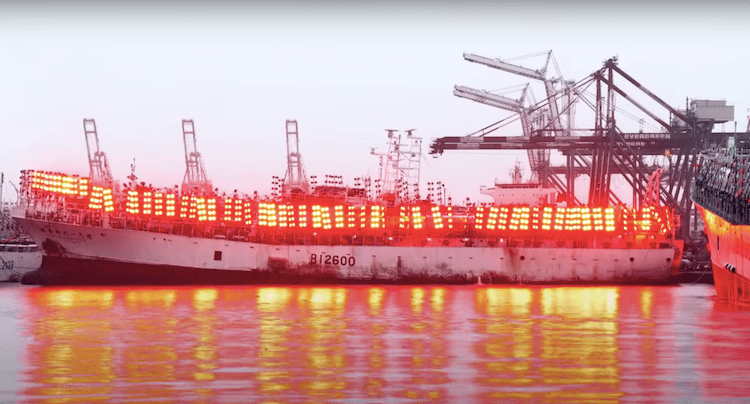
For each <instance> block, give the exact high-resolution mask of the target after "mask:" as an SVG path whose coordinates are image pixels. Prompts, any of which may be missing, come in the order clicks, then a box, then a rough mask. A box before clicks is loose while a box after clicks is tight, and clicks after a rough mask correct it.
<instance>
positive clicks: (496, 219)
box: [23, 170, 674, 236]
mask: <svg viewBox="0 0 750 404" xmlns="http://www.w3.org/2000/svg"><path fill="white" fill-rule="evenodd" d="M24 175H25V177H24V178H25V179H23V180H24V186H26V187H27V188H25V189H26V190H28V189H30V190H31V191H32V192H31V195H32V197H34V198H37V197H44V196H47V195H50V194H51V195H60V196H64V197H65V198H66V199H69V198H77V199H79V200H80V198H84V197H85V199H84V204H85V206H87V207H88V208H89V209H92V210H101V209H103V210H104V211H105V212H114V211H115V209H116V207H115V204H114V196H113V191H112V189H111V188H104V187H101V186H93V185H91V184H90V182H89V179H88V178H82V177H78V176H69V175H64V174H59V173H51V172H44V171H32V170H29V171H27V172H25V173H24ZM124 202H126V203H125V204H124V208H125V209H124V211H125V213H128V214H130V215H135V216H138V217H141V218H144V217H156V218H168V219H177V218H178V217H179V219H181V220H183V221H198V222H215V221H217V220H220V221H222V222H224V223H226V224H230V223H232V224H236V225H239V226H244V225H252V224H253V216H254V214H257V218H258V225H259V226H262V227H264V228H277V229H288V230H292V229H294V230H296V229H300V230H303V229H306V228H307V227H308V226H312V227H313V228H314V229H316V230H323V231H326V230H330V231H339V232H340V231H372V230H374V231H382V230H388V229H387V228H386V209H385V207H384V206H379V205H368V206H355V205H346V204H338V205H335V204H331V205H325V204H315V205H294V204H277V203H273V202H260V203H258V204H257V205H256V204H255V203H254V202H252V201H250V200H243V199H239V198H223V199H221V200H220V201H218V202H217V200H216V199H215V198H205V197H198V196H195V195H177V194H175V193H171V192H168V191H167V192H159V191H149V190H130V191H128V192H127V193H126V194H125V201H124ZM217 203H218V204H219V206H217ZM254 206H257V212H255V208H254ZM217 209H218V210H220V211H221V213H222V214H221V217H220V218H217ZM463 212H464V210H463V209H462V214H461V215H460V216H455V215H454V209H453V207H451V206H437V205H432V206H427V207H425V213H426V214H423V212H422V206H421V205H402V206H399V207H398V210H396V211H395V212H394V213H395V215H396V216H395V217H392V218H391V217H390V216H389V221H388V222H387V223H389V224H388V226H391V224H390V223H393V225H395V226H398V228H400V229H403V230H405V231H406V230H413V231H422V230H425V229H428V230H444V229H446V228H447V230H453V229H454V226H456V228H457V231H459V232H461V231H464V230H469V229H473V230H476V231H478V233H477V234H483V235H487V236H490V235H491V234H492V233H494V232H505V231H517V232H524V231H534V232H537V231H541V232H550V231H553V232H554V231H558V232H559V231H565V232H574V233H581V234H585V233H588V232H599V233H601V232H605V233H611V232H620V233H623V234H642V233H649V234H668V233H669V232H671V231H672V227H673V226H674V223H673V217H672V215H671V212H670V210H669V209H668V208H666V207H655V206H649V207H644V208H642V209H637V208H636V209H632V208H630V209H629V208H624V207H623V208H617V209H616V208H614V207H609V208H601V207H596V208H588V207H567V208H566V207H557V206H541V207H529V206H521V205H504V206H478V207H473V208H471V207H470V208H467V209H466V215H464V214H463ZM115 213H116V212H115ZM389 215H390V213H389ZM391 219H394V220H396V222H391V221H390V220H391Z"/></svg>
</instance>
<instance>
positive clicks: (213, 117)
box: [0, 1, 750, 202]
mask: <svg viewBox="0 0 750 404" xmlns="http://www.w3.org/2000/svg"><path fill="white" fill-rule="evenodd" d="M239 3H240V2H221V1H219V2H210V3H208V2H207V3H206V4H211V5H210V6H209V5H202V4H197V3H195V2H188V3H186V4H181V3H179V2H164V1H161V2H160V1H157V2H152V3H146V2H142V3H138V2H135V3H133V2H121V3H119V4H109V3H108V2H105V4H106V5H105V6H100V5H97V4H96V3H93V2H92V3H90V4H89V3H86V2H75V3H74V4H72V5H66V6H61V5H55V4H54V3H51V2H49V3H48V2H34V1H32V2H27V3H23V2H19V3H17V4H13V3H7V2H4V3H3V5H2V8H0V136H1V139H2V144H1V145H0V171H2V172H4V173H5V179H6V183H5V186H4V192H3V198H4V200H6V201H7V200H9V199H13V200H14V198H15V191H13V190H12V187H11V186H9V185H8V184H7V181H8V180H10V181H12V182H13V183H15V184H16V185H18V177H19V174H20V170H22V169H38V170H54V171H62V172H66V173H70V174H79V175H88V174H89V167H88V161H87V157H86V144H85V138H84V134H83V124H82V120H83V119H84V118H93V119H96V123H97V126H98V129H99V139H100V145H101V148H102V150H103V151H105V152H106V154H107V156H108V158H109V162H110V166H111V169H112V173H113V175H114V177H115V179H117V180H119V181H121V182H126V181H127V180H126V177H127V176H128V175H129V174H130V164H131V162H132V161H133V159H134V158H135V162H136V175H137V176H138V177H139V180H142V181H145V182H147V183H151V184H153V185H154V186H173V185H176V184H180V183H181V182H182V179H183V176H184V173H185V163H184V152H183V143H182V131H181V121H182V119H193V120H194V122H195V129H196V134H197V139H198V140H197V145H198V149H199V151H200V152H201V154H202V156H203V160H204V163H205V167H206V172H207V174H208V177H209V178H210V179H211V180H212V181H213V183H214V185H215V186H216V187H218V188H219V189H220V190H221V191H227V192H231V191H232V190H234V189H239V190H240V191H242V192H246V193H252V192H253V191H256V190H257V191H258V192H260V193H261V194H270V192H271V177H272V176H274V175H276V176H279V177H283V176H284V173H285V170H286V140H285V121H286V120H287V119H296V120H297V121H298V123H299V136H300V151H301V153H302V159H303V163H304V166H305V169H306V171H307V174H308V176H311V175H317V176H318V178H319V183H320V182H322V178H323V177H324V176H325V175H326V174H331V175H341V176H343V177H344V179H345V181H347V182H348V183H349V184H351V185H353V179H354V178H355V177H358V176H362V175H367V174H368V173H369V175H371V176H373V177H374V176H376V175H377V170H378V162H377V158H376V157H375V156H372V155H371V154H370V148H372V147H375V148H377V149H378V151H381V152H384V151H385V150H386V144H385V142H386V136H385V135H386V132H385V129H399V130H405V129H412V128H416V131H415V135H417V136H420V137H422V138H423V139H424V143H423V147H422V153H423V157H424V158H423V161H422V165H421V183H422V187H421V192H422V195H426V192H427V191H426V185H425V184H426V183H427V182H428V181H442V182H443V183H445V184H446V187H447V190H448V192H449V194H450V195H451V196H452V197H453V200H454V202H456V201H461V200H464V199H465V198H466V197H469V198H471V199H472V200H474V201H491V198H489V197H487V196H483V195H480V193H479V187H480V186H483V185H484V186H491V185H492V184H493V182H494V180H495V179H496V178H497V179H498V180H501V181H509V180H510V177H509V175H508V170H509V169H510V168H511V167H512V165H513V162H514V161H515V160H516V159H517V158H518V159H519V160H520V161H521V162H522V163H523V164H524V165H526V164H527V160H526V153H525V151H515V152H500V151H497V152H481V153H480V152H470V151H446V152H445V154H443V155H442V156H438V157H433V156H432V155H429V144H430V142H431V140H432V139H434V138H438V137H443V136H463V135H466V134H469V133H471V132H474V131H475V130H477V129H480V128H482V127H484V126H486V125H488V124H491V123H493V122H495V121H498V120H500V119H502V118H505V117H507V116H509V115H510V114H511V113H509V112H506V111H502V110H499V109H495V108H492V107H489V106H485V105H482V104H478V103H475V102H472V101H469V100H466V99H462V98H459V97H456V96H454V95H453V86H454V85H465V86H468V87H473V88H476V89H484V90H494V89H501V88H507V87H509V86H514V85H520V84H525V83H527V82H529V80H528V79H525V78H523V77H519V76H514V75H512V74H510V73H506V72H501V71H498V70H493V69H491V68H489V67H485V66H481V65H478V64H475V63H470V62H468V61H465V60H464V59H463V56H462V54H463V53H464V52H466V53H475V54H479V55H482V56H487V57H493V58H494V57H499V58H503V59H505V58H515V57H518V56H523V55H529V54H533V53H537V52H543V51H548V50H552V51H553V53H554V55H555V59H556V61H557V63H558V65H559V67H560V70H561V72H562V75H563V77H565V78H566V79H573V80H580V79H583V78H584V77H586V76H587V75H589V74H591V73H592V72H594V71H596V70H598V69H599V68H600V67H601V66H602V63H603V62H604V61H605V60H606V59H608V58H610V57H612V56H615V55H617V56H618V57H619V66H620V67H621V68H622V69H623V70H624V71H626V72H627V73H629V74H630V75H631V76H633V77H634V78H636V79H637V80H638V81H640V82H641V83H642V84H643V85H644V86H645V87H646V88H648V89H649V90H651V91H652V92H653V93H655V94H657V95H658V96H659V97H661V98H662V99H664V100H665V101H666V102H668V103H669V104H670V105H672V106H675V107H678V108H684V105H685V99H686V97H687V98H691V99H693V98H698V99H704V98H707V99H723V100H726V101H727V102H728V103H729V104H731V105H734V107H735V120H736V121H737V122H738V128H739V129H740V130H744V128H745V127H746V125H747V110H748V108H750V85H748V76H747V72H748V66H750V63H748V62H749V61H750V55H749V54H748V43H749V42H750V41H749V39H750V29H749V28H747V27H748V25H749V24H750V3H748V2H740V1H734V2H722V1H718V2H717V1H713V2H700V3H699V2H695V1H691V2H676V1H674V2H673V1H668V2H667V1H649V2H646V1H637V2H632V1H631V2H629V1H622V2H617V3H612V4H608V3H607V2H593V1H583V2H582V1H579V2H553V1H543V2H538V1H537V2H534V1H531V2H529V1H524V2H506V1H501V2H490V1H485V2H477V1H474V2H455V3H448V2H432V3H428V2H408V1H407V2H405V3H404V4H400V3H396V2H377V3H373V2H365V3H358V2H351V3H345V2H333V1H329V2H317V1H312V2H307V3H305V2H269V3H267V4H253V3H250V4H248V5H241V4H239ZM271 4H273V5H271ZM543 62H544V60H543V59H541V58H533V59H527V60H519V61H517V63H520V64H522V65H524V66H525V67H531V68H534V69H536V68H539V67H541V65H542V64H543ZM550 71H551V72H554V69H553V68H552V66H550ZM621 82H624V80H621ZM531 83H532V88H533V91H534V95H535V96H536V98H537V99H541V98H543V97H544V90H543V87H542V84H541V82H533V81H532V82H531ZM631 88H632V87H631ZM630 93H632V94H636V93H637V90H630ZM639 99H640V100H643V99H644V98H643V97H640V98H639ZM644 104H647V105H648V106H649V107H652V106H653V108H652V111H654V112H656V113H657V114H659V116H660V117H662V118H663V119H665V120H666V119H667V118H668V114H667V112H666V111H664V110H663V109H662V108H660V107H656V106H654V104H649V103H646V102H644ZM618 106H621V107H623V108H626V106H627V101H626V100H624V99H622V98H620V99H618ZM577 109H578V111H580V114H579V115H578V116H577V118H576V123H577V124H578V126H580V127H592V126H593V120H592V119H590V115H589V114H587V113H586V111H585V110H586V107H585V106H584V105H582V104H581V103H579V104H578V106H577ZM630 110H631V111H632V112H633V113H635V114H636V115H639V116H642V117H644V118H645V117H646V116H645V114H642V113H637V112H636V111H635V110H633V109H632V108H630ZM649 122H650V120H647V124H648V123H649ZM620 124H621V126H622V127H623V128H624V129H626V130H630V131H633V132H635V131H637V130H638V123H637V122H636V121H628V120H626V119H625V118H623V119H622V120H620ZM654 127H655V124H653V125H651V126H647V127H646V130H651V129H652V128H654ZM725 129H726V130H727V131H731V130H733V129H734V124H733V123H728V124H727V125H726V128H725ZM497 134H498V135H506V136H510V135H520V134H521V128H520V125H518V124H516V125H512V126H511V127H508V128H506V129H505V130H504V131H503V132H502V133H497ZM555 153H556V152H553V155H554V154H555ZM555 162H561V160H555V158H554V157H553V163H555ZM525 174H526V176H527V177H528V175H529V174H530V173H529V170H528V166H526V168H525ZM619 183H623V184H624V181H619V182H618V181H614V184H619ZM578 187H579V189H581V188H585V185H581V186H578Z"/></svg>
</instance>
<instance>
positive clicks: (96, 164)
mask: <svg viewBox="0 0 750 404" xmlns="http://www.w3.org/2000/svg"><path fill="white" fill-rule="evenodd" d="M83 132H84V135H85V136H86V151H87V152H88V156H89V168H90V171H89V178H90V181H91V183H92V184H93V185H98V186H104V187H111V186H112V172H111V171H110V170H109V162H108V161H107V155H106V154H104V152H103V151H101V150H100V149H99V134H98V133H97V132H96V122H95V121H94V120H93V119H84V120H83Z"/></svg>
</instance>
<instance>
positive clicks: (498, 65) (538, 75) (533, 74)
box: [464, 53, 544, 80]
mask: <svg viewBox="0 0 750 404" xmlns="http://www.w3.org/2000/svg"><path fill="white" fill-rule="evenodd" d="M464 59H466V60H468V61H469V62H474V63H479V64H482V65H485V66H489V67H492V68H495V69H499V70H503V71H506V72H509V73H513V74H517V75H519V76H524V77H528V78H531V79H536V80H544V72H543V71H540V70H533V69H529V68H528V67H522V66H516V65H514V64H511V63H507V62H503V61H501V60H498V59H490V58H487V57H484V56H479V55H474V54H470V53H464Z"/></svg>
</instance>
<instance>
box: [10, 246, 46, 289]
mask: <svg viewBox="0 0 750 404" xmlns="http://www.w3.org/2000/svg"><path fill="white" fill-rule="evenodd" d="M41 264H42V252H41V250H40V249H39V248H38V247H37V246H35V245H24V244H0V282H7V281H20V280H21V278H22V277H23V276H24V275H25V274H27V273H29V272H31V271H35V270H37V269H39V266H40V265H41Z"/></svg>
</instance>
